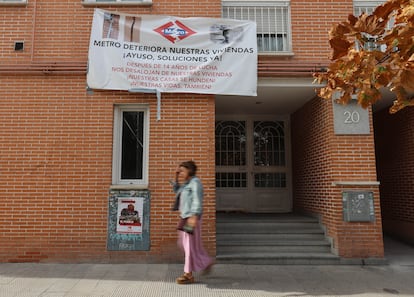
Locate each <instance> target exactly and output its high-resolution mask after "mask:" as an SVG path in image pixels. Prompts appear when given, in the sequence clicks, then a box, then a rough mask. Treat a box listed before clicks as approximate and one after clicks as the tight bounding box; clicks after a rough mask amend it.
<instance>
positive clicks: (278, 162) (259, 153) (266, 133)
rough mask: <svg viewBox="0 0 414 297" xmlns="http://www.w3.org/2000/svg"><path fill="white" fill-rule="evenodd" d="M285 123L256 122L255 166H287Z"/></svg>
mask: <svg viewBox="0 0 414 297" xmlns="http://www.w3.org/2000/svg"><path fill="white" fill-rule="evenodd" d="M285 154H286V152H285V132H284V127H283V122H272V121H263V122H254V165H255V166H285V164H286V158H285Z"/></svg>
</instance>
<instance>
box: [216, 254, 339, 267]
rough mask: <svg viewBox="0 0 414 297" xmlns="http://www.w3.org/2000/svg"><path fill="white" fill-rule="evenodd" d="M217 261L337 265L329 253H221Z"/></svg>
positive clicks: (230, 262) (337, 262) (337, 258)
mask: <svg viewBox="0 0 414 297" xmlns="http://www.w3.org/2000/svg"><path fill="white" fill-rule="evenodd" d="M217 262H218V263H223V264H225V263H228V264H266V265H339V264H341V260H340V258H339V257H338V256H335V255H333V254H330V253H299V252H297V253H263V252H262V253H223V254H219V255H217Z"/></svg>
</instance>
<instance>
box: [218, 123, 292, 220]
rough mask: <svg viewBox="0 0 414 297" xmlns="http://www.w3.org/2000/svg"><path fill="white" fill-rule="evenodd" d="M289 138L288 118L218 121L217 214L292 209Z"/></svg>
mask: <svg viewBox="0 0 414 297" xmlns="http://www.w3.org/2000/svg"><path fill="white" fill-rule="evenodd" d="M289 135H290V131H289V122H288V119H286V118H281V119H275V117H272V118H268V119H265V118H263V117H260V118H259V119H255V118H244V119H228V118H227V119H226V118H223V119H220V118H218V119H217V121H216V135H215V136H216V197H217V201H216V209H217V211H243V212H267V213H271V212H275V213H282V212H290V211H291V210H292V201H291V200H292V198H291V192H292V191H291V173H290V153H289V152H290V137H289Z"/></svg>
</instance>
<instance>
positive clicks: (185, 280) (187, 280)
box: [176, 273, 194, 285]
mask: <svg viewBox="0 0 414 297" xmlns="http://www.w3.org/2000/svg"><path fill="white" fill-rule="evenodd" d="M176 281H177V284H180V285H187V284H192V283H194V276H192V275H191V274H187V273H184V274H183V275H182V276H180V277H178V278H177V280H176Z"/></svg>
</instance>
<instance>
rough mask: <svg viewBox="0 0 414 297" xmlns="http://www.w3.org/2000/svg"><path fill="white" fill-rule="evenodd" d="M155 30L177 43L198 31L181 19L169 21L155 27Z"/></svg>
mask: <svg viewBox="0 0 414 297" xmlns="http://www.w3.org/2000/svg"><path fill="white" fill-rule="evenodd" d="M154 31H155V32H157V33H159V34H160V35H161V36H163V37H165V38H166V39H168V40H169V41H171V42H172V43H176V42H178V41H180V40H183V39H184V38H187V37H188V36H191V35H193V34H195V33H196V32H194V31H193V30H191V29H190V28H188V27H187V26H186V25H184V24H183V23H181V22H180V21H175V22H168V23H166V24H165V25H162V26H160V27H158V28H157V29H154Z"/></svg>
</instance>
